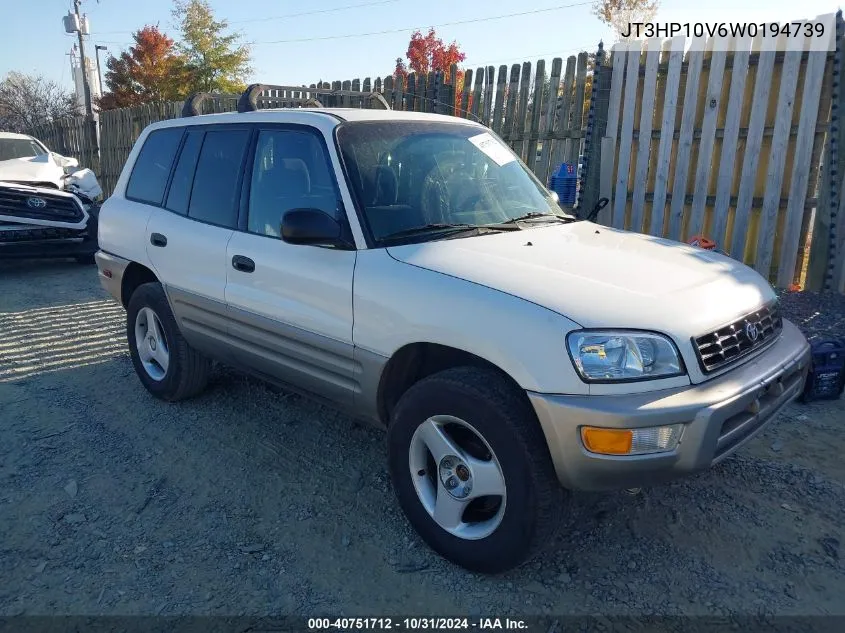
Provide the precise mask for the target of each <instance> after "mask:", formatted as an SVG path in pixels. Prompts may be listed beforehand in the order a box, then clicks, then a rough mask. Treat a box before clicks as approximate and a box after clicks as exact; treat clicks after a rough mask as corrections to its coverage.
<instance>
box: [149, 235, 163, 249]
mask: <svg viewBox="0 0 845 633" xmlns="http://www.w3.org/2000/svg"><path fill="white" fill-rule="evenodd" d="M150 244H152V245H153V246H160V247H162V248H164V247H165V246H167V237H166V236H165V235H162V234H161V233H152V234H150Z"/></svg>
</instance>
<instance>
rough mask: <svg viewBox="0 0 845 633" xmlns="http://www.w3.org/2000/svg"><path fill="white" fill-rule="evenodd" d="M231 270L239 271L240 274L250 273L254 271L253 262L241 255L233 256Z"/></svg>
mask: <svg viewBox="0 0 845 633" xmlns="http://www.w3.org/2000/svg"><path fill="white" fill-rule="evenodd" d="M232 268H234V269H235V270H239V271H241V272H242V273H251V272H252V271H254V270H255V262H254V261H252V260H251V259H250V258H249V257H244V256H243V255H235V256H234V257H232Z"/></svg>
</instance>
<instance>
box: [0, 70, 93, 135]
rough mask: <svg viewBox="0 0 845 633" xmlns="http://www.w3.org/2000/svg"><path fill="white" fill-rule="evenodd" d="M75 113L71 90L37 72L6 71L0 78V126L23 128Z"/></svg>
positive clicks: (17, 129)
mask: <svg viewBox="0 0 845 633" xmlns="http://www.w3.org/2000/svg"><path fill="white" fill-rule="evenodd" d="M76 114H79V111H78V108H77V105H76V101H75V99H74V96H73V94H72V93H71V92H70V91H68V90H66V89H65V88H62V87H61V86H60V85H59V84H57V83H56V82H54V81H48V80H47V79H45V78H44V77H42V76H41V75H25V74H23V73H17V72H10V73H9V74H8V75H6V77H5V78H4V79H3V81H2V82H0V130H4V131H7V132H26V131H27V130H29V129H31V128H33V127H35V126H36V125H41V124H42V123H49V122H51V121H55V120H57V119H61V118H64V117H69V116H74V115H76Z"/></svg>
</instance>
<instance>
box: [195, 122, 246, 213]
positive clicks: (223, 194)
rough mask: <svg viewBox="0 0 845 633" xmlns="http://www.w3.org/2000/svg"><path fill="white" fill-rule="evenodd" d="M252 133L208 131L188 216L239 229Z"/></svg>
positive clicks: (238, 130)
mask: <svg viewBox="0 0 845 633" xmlns="http://www.w3.org/2000/svg"><path fill="white" fill-rule="evenodd" d="M248 143H249V130H245V129H234V130H212V131H209V132H206V134H205V141H203V144H202V149H201V150H200V155H199V161H198V162H197V169H196V174H195V175H194V186H193V189H192V190H191V202H190V206H189V208H188V216H189V217H191V218H194V219H195V220H201V221H202V222H209V223H211V224H217V225H220V226H226V227H230V228H235V227H236V226H237V216H238V205H237V203H238V200H239V198H240V196H239V194H240V190H239V188H238V183H239V179H240V175H241V164H242V163H243V157H244V153H245V152H246V147H247V144H248Z"/></svg>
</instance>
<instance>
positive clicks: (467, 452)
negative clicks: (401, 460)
mask: <svg viewBox="0 0 845 633" xmlns="http://www.w3.org/2000/svg"><path fill="white" fill-rule="evenodd" d="M408 466H409V468H410V471H411V478H412V480H413V482H414V488H415V490H416V492H417V497H418V498H419V501H420V503H421V504H422V506H423V507H424V508H425V511H426V512H428V514H429V516H430V517H431V518H432V519H434V521H435V522H436V523H437V525H439V526H440V527H441V528H443V529H444V530H446V531H447V532H448V533H449V534H452V535H454V536H457V537H458V538H462V539H469V540H475V539H482V538H486V537H487V536H490V534H492V533H493V532H494V531H495V530H496V528H498V527H499V524H501V522H502V517H503V516H504V514H505V503H506V499H507V490H506V486H505V477H504V475H503V474H502V467H501V465H500V464H499V460H498V459H497V458H496V454H495V453H494V452H493V449H491V448H490V445H489V444H487V442H486V441H485V440H484V438H483V437H482V436H481V433H479V432H478V430H477V429H475V428H474V427H473V426H472V425H471V424H469V423H468V422H466V421H465V420H461V419H459V418H456V417H452V416H447V415H436V416H433V417H431V418H429V419H427V420H426V421H425V422H423V423H422V424H421V425H420V426H419V427H418V428H417V430H416V432H415V433H414V436H413V438H412V439H411V445H410V448H409V451H408Z"/></svg>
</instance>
